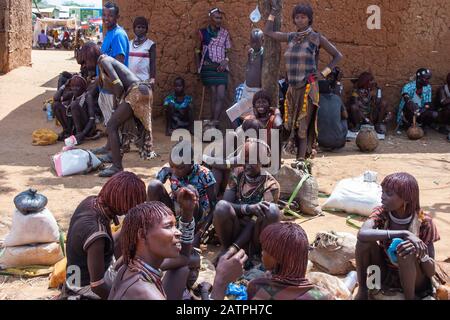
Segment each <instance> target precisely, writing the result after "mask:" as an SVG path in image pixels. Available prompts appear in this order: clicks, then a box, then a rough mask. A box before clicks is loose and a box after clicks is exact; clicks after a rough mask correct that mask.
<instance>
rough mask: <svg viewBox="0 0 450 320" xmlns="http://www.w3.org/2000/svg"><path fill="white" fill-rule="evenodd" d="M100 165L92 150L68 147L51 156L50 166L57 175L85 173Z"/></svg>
mask: <svg viewBox="0 0 450 320" xmlns="http://www.w3.org/2000/svg"><path fill="white" fill-rule="evenodd" d="M100 165H101V162H100V160H99V159H98V158H97V157H96V156H95V155H94V154H93V153H92V152H90V151H87V150H83V149H69V150H67V151H62V152H59V153H57V154H55V155H54V156H53V157H52V167H53V169H54V170H55V171H56V174H57V175H58V177H66V176H70V175H74V174H87V173H89V172H91V171H93V170H96V169H97V168H98V167H99V166H100Z"/></svg>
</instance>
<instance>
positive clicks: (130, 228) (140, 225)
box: [121, 201, 173, 265]
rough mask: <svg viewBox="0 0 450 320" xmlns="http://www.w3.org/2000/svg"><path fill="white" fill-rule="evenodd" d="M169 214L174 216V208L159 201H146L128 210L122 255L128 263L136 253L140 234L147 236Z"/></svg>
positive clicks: (122, 232) (123, 229)
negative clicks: (171, 208)
mask: <svg viewBox="0 0 450 320" xmlns="http://www.w3.org/2000/svg"><path fill="white" fill-rule="evenodd" d="M167 216H173V212H172V210H170V209H169V208H168V207H167V206H166V205H165V204H164V203H162V202H159V201H149V202H145V203H142V204H140V205H138V206H136V207H134V208H132V209H131V210H130V211H128V213H127V215H126V216H125V219H124V221H123V226H122V231H121V246H122V257H123V259H124V263H125V264H126V265H127V264H128V263H129V262H130V261H131V260H133V259H134V257H135V255H136V249H137V243H138V240H139V235H141V236H143V237H144V238H145V236H146V235H147V232H148V230H149V229H151V228H153V227H155V226H156V225H158V224H159V223H161V221H162V220H163V219H164V217H167Z"/></svg>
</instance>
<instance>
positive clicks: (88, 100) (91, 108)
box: [76, 92, 95, 143]
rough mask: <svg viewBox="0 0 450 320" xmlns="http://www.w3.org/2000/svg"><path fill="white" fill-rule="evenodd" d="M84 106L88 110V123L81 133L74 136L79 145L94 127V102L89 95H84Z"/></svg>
mask: <svg viewBox="0 0 450 320" xmlns="http://www.w3.org/2000/svg"><path fill="white" fill-rule="evenodd" d="M86 104H87V110H88V116H89V121H88V123H87V124H86V126H85V127H84V129H83V131H82V132H80V133H79V134H77V135H76V139H77V142H78V143H81V142H82V141H83V140H84V138H85V137H86V135H87V134H89V133H90V132H91V131H92V128H94V126H95V102H94V98H93V97H92V95H91V93H89V92H88V93H87V94H86Z"/></svg>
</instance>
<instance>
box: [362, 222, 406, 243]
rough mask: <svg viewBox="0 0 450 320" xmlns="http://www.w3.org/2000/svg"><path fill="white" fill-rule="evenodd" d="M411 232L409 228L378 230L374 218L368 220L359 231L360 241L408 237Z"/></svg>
mask: <svg viewBox="0 0 450 320" xmlns="http://www.w3.org/2000/svg"><path fill="white" fill-rule="evenodd" d="M410 233H411V232H409V231H407V230H377V229H375V222H374V221H373V220H372V219H369V220H367V221H366V222H365V223H364V224H363V226H362V227H361V230H360V231H359V232H358V241H361V242H375V241H384V240H389V239H394V238H401V239H405V238H407V236H408V234H410Z"/></svg>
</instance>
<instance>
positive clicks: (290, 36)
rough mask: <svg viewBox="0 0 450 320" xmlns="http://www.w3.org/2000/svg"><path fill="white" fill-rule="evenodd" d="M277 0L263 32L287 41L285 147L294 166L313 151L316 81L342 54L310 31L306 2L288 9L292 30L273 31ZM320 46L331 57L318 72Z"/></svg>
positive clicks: (277, 14) (302, 162)
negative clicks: (286, 132)
mask: <svg viewBox="0 0 450 320" xmlns="http://www.w3.org/2000/svg"><path fill="white" fill-rule="evenodd" d="M278 2H279V1H272V2H271V14H270V15H269V17H268V19H267V23H266V26H265V28H264V34H265V35H266V36H268V37H269V38H272V39H273V40H275V41H278V42H287V43H288V46H287V50H286V53H285V58H286V59H285V60H286V70H287V75H288V82H289V90H288V92H287V94H286V100H287V110H285V124H284V125H285V127H286V129H288V131H289V132H290V136H289V140H288V143H287V145H286V147H285V150H286V151H287V152H289V153H293V154H295V155H296V157H297V165H298V166H299V167H301V166H303V167H305V160H306V159H307V158H308V157H309V156H311V155H313V154H314V151H313V149H314V145H315V144H316V140H317V132H316V119H317V109H318V107H319V87H318V80H320V79H324V78H326V77H327V76H328V75H330V74H331V72H332V69H333V68H334V67H335V66H336V65H337V64H338V63H339V61H340V60H341V59H342V54H341V53H340V52H339V51H338V50H337V49H336V47H335V46H334V45H333V44H331V43H330V42H329V41H328V40H327V39H326V38H325V37H324V36H323V35H322V34H320V33H317V32H315V31H314V30H313V27H312V25H313V17H314V12H313V9H312V7H311V6H310V5H309V4H298V5H296V6H295V7H294V9H293V11H292V21H293V22H294V24H295V27H296V32H289V33H286V32H276V31H274V21H275V19H276V17H277V16H279V15H281V7H280V6H279V3H278ZM321 48H323V49H325V51H326V52H327V53H328V54H330V55H331V56H332V57H333V59H332V61H331V62H330V63H329V64H328V65H327V67H326V68H325V69H324V70H323V71H322V72H319V69H318V64H319V51H320V49H321Z"/></svg>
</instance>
